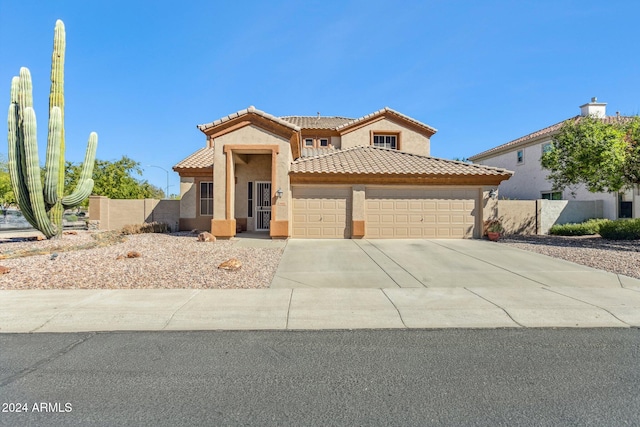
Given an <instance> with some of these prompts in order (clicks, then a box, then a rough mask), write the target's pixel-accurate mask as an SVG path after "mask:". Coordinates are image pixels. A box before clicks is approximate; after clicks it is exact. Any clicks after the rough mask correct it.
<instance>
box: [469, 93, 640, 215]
mask: <svg viewBox="0 0 640 427" xmlns="http://www.w3.org/2000/svg"><path fill="white" fill-rule="evenodd" d="M606 107H607V104H606V103H602V102H598V100H597V99H596V98H592V99H591V102H589V103H587V104H584V105H581V106H580V115H577V116H574V117H571V118H569V119H566V120H576V119H579V118H580V117H586V116H590V115H591V116H596V117H601V118H602V119H603V120H605V121H608V122H615V121H620V120H627V117H625V116H620V115H619V114H618V113H616V115H615V116H607V110H606ZM566 120H563V121H561V122H559V123H556V124H554V125H551V126H549V127H546V128H544V129H540V130H538V131H535V132H533V133H530V134H528V135H525V136H523V137H520V138H517V139H514V140H513V141H510V142H507V143H506V144H502V145H499V146H497V147H494V148H491V149H489V150H487V151H484V152H482V153H480V154H476V155H474V156H471V157H469V160H471V161H472V162H474V163H477V164H480V165H486V166H493V167H498V168H506V169H509V170H512V171H514V175H513V177H512V178H511V179H509V180H508V181H504V182H502V183H501V184H500V187H499V196H500V198H507V199H520V200H533V199H549V200H581V201H597V200H601V201H602V217H604V218H609V219H617V218H640V188H636V189H632V190H627V191H624V192H620V193H591V192H590V191H589V190H587V188H586V187H585V186H584V185H579V186H576V187H575V188H566V189H563V190H562V191H554V190H553V189H552V183H551V181H549V180H548V179H547V175H548V174H549V171H548V170H546V169H543V168H542V166H541V164H540V158H541V157H542V154H543V153H544V152H545V150H548V149H549V148H550V147H551V143H552V140H553V136H554V135H555V134H556V133H558V131H559V130H560V128H561V126H562V124H563V123H564V122H565V121H566Z"/></svg>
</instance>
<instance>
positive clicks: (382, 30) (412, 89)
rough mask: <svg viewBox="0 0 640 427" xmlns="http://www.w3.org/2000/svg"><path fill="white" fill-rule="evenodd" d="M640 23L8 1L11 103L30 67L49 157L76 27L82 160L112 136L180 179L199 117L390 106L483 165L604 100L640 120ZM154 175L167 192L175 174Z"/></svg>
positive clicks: (587, 2)
mask: <svg viewBox="0 0 640 427" xmlns="http://www.w3.org/2000/svg"><path fill="white" fill-rule="evenodd" d="M639 15H640V2H637V1H634V0H627V1H621V0H611V1H604V0H600V1H592V0H582V1H573V0H567V1H563V0H553V1H547V0H532V1H527V0H517V1H516V0H505V1H493V0H484V1H473V0H467V1H456V0H442V1H430V0H423V1H402V2H391V1H378V0H366V1H331V0H324V1H280V0H274V1H270V2H260V1H251V0H247V1H243V2H230V1H225V2H222V1H211V0H209V1H187V0H185V1H180V2H178V1H162V0H161V1H135V0H128V1H120V0H110V1H102V0H92V1H86V0H82V1H80V0H74V1H71V0H69V1H65V0H56V1H45V0H42V1H33V0H21V1H16V0H0V40H1V42H0V58H2V61H1V62H0V100H5V105H6V108H8V105H9V88H10V82H11V77H12V76H14V75H16V74H17V73H18V72H19V69H20V67H21V66H26V67H28V68H29V69H30V70H31V74H32V77H33V80H34V104H35V110H36V114H37V117H38V123H39V127H38V129H39V131H38V135H39V145H40V153H44V150H45V145H46V120H47V117H48V112H47V108H48V92H49V73H50V66H51V65H50V64H51V50H52V44H53V28H54V25H55V21H56V19H62V20H63V21H64V23H65V26H66V32H67V51H66V69H65V102H66V107H65V131H66V145H67V152H66V157H67V160H70V161H74V162H80V161H82V159H83V157H84V150H85V146H86V141H87V138H88V135H89V133H90V132H91V131H96V132H97V133H98V135H99V144H98V155H97V156H98V158H100V159H103V160H117V159H119V158H120V157H121V156H122V155H127V156H129V157H131V158H133V159H134V160H136V161H138V162H140V163H141V164H142V165H143V166H146V165H156V166H160V167H162V168H164V169H166V170H169V171H171V167H172V166H173V165H174V164H175V163H177V162H178V161H180V160H182V159H183V158H185V157H186V156H188V155H189V154H191V153H192V152H194V151H196V150H197V149H199V148H201V147H203V146H204V144H205V138H204V135H203V134H202V133H200V131H198V130H197V129H196V125H197V124H202V123H208V122H211V121H213V120H216V119H218V118H220V117H222V116H225V115H227V114H230V113H232V112H235V111H238V110H241V109H243V108H246V107H248V106H249V105H254V106H255V107H256V108H259V109H261V110H263V111H266V112H268V113H271V114H274V115H276V116H283V115H316V114H317V112H320V113H321V114H322V115H325V116H332V115H336V116H346V117H354V118H356V117H361V116H363V115H365V114H368V113H370V112H373V111H376V110H378V109H380V108H383V107H385V106H388V107H391V108H393V109H395V110H397V111H400V112H401V113H404V114H406V115H409V116H411V117H413V118H415V119H417V120H420V121H422V122H424V123H426V124H428V125H430V126H432V127H435V128H436V129H438V133H437V134H436V135H435V136H434V137H433V138H432V139H431V154H432V155H433V156H436V157H443V158H453V157H468V156H471V155H473V154H477V153H479V152H481V151H484V150H486V149H488V148H491V147H493V146H495V145H498V144H502V143H505V142H508V141H510V140H512V139H515V138H518V137H520V136H523V135H525V134H527V133H530V132H533V131H535V130H538V129H540V128H543V127H546V126H548V125H551V124H554V123H556V122H559V121H561V120H564V119H566V118H569V117H571V116H574V115H576V114H578V113H579V109H578V106H579V105H582V104H584V103H586V102H588V101H589V99H590V98H591V97H593V96H597V97H598V100H599V101H601V102H607V103H608V113H609V114H614V113H615V112H616V111H620V112H621V113H622V114H638V113H639V112H640V82H639V80H640V79H639V77H640V55H638V52H637V48H636V47H635V46H636V45H637V37H638V36H637V27H638V20H637V17H638V16H639ZM5 111H6V110H5ZM0 134H2V135H6V134H7V128H6V121H5V120H4V119H3V120H0ZM3 140H4V141H5V143H3V144H2V145H0V153H3V154H6V152H7V148H6V137H4V136H3ZM41 160H43V155H42V154H41ZM139 178H142V179H148V180H149V181H150V182H151V183H153V184H154V185H157V186H158V187H161V188H163V189H164V188H165V186H166V173H165V172H164V171H162V170H161V169H159V168H148V167H147V168H145V172H144V175H143V176H142V177H139ZM169 178H170V182H169V184H170V188H169V192H170V193H177V192H179V178H178V176H177V174H175V173H173V171H171V173H170V177H169Z"/></svg>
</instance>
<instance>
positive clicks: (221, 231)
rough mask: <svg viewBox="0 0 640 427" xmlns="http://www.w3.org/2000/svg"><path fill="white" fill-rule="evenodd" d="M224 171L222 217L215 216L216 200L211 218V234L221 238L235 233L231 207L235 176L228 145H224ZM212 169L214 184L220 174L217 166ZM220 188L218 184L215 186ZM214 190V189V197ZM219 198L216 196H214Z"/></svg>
mask: <svg viewBox="0 0 640 427" xmlns="http://www.w3.org/2000/svg"><path fill="white" fill-rule="evenodd" d="M224 155H225V158H226V161H225V171H224V183H225V184H224V219H219V218H217V214H218V211H217V210H216V202H215V201H214V204H213V209H214V218H213V219H212V220H211V234H213V235H214V236H216V237H220V238H222V239H228V238H231V237H233V236H235V235H236V219H235V217H234V209H233V196H234V194H233V191H234V190H235V177H234V175H233V171H234V167H233V151H232V150H231V149H230V148H229V147H228V146H225V147H224ZM213 171H214V176H215V178H214V181H213V182H214V186H216V185H215V183H216V179H219V178H220V174H219V173H217V174H216V171H217V168H216V167H214V168H213ZM216 187H217V188H220V187H219V186H216ZM215 196H216V192H215V190H214V197H215ZM216 199H217V200H219V198H218V197H216Z"/></svg>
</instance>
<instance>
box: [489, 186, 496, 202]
mask: <svg viewBox="0 0 640 427" xmlns="http://www.w3.org/2000/svg"><path fill="white" fill-rule="evenodd" d="M489 197H491V198H492V199H495V198H496V197H498V190H496V189H495V188H492V189H491V190H489Z"/></svg>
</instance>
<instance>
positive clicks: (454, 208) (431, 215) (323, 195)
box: [292, 186, 479, 239]
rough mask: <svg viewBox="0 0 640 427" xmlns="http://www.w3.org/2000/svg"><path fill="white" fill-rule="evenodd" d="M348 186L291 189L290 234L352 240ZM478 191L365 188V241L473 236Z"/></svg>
mask: <svg viewBox="0 0 640 427" xmlns="http://www.w3.org/2000/svg"><path fill="white" fill-rule="evenodd" d="M351 195H352V189H351V187H350V186H349V187H294V188H293V228H292V236H293V237H299V238H350V237H351V222H352V221H351V220H352V197H351ZM478 196H479V191H478V189H477V188H475V189H474V188H468V189H465V188H444V187H442V188H415V187H414V188H408V187H391V186H380V187H367V188H366V191H365V200H364V217H365V238H372V239H380V238H393V239H400V238H416V239H419V238H434V239H443V238H471V237H474V230H475V227H476V213H477V207H478Z"/></svg>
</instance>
